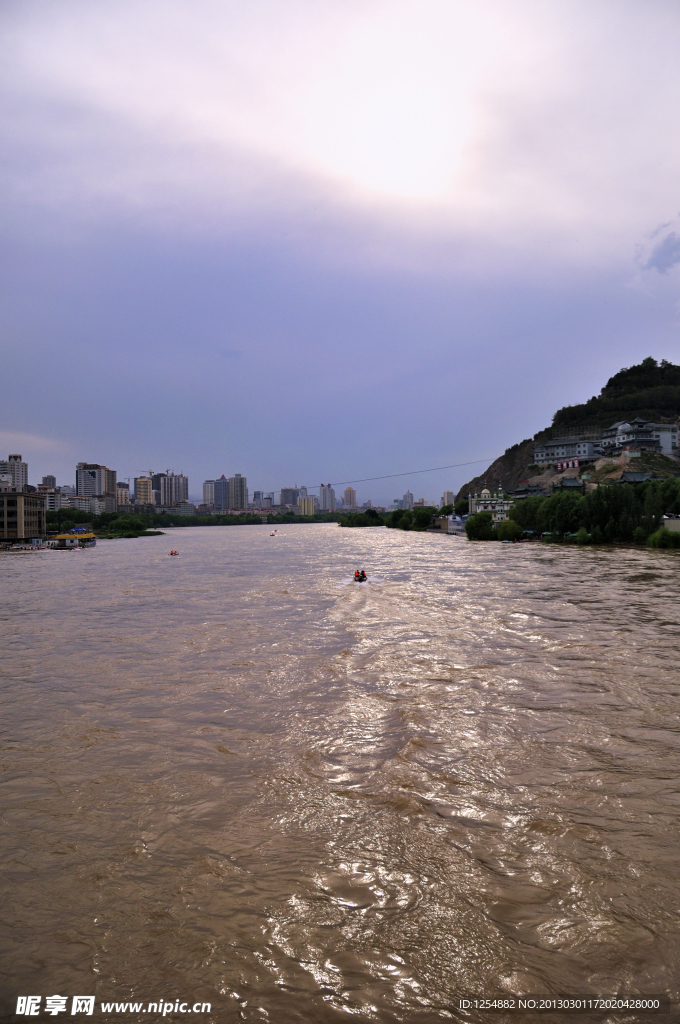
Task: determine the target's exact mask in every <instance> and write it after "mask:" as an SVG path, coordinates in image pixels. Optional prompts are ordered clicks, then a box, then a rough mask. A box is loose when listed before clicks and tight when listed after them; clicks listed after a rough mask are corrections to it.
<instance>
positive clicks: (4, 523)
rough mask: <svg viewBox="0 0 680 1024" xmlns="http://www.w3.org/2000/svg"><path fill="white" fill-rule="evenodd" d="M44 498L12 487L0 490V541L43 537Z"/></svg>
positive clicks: (44, 526) (44, 529)
mask: <svg viewBox="0 0 680 1024" xmlns="http://www.w3.org/2000/svg"><path fill="white" fill-rule="evenodd" d="M45 533H46V525H45V499H44V498H43V497H42V495H40V494H35V493H29V492H27V491H19V490H18V489H14V490H11V491H2V492H0V541H3V540H4V541H13V542H17V543H19V542H21V541H26V540H33V538H34V537H35V538H37V537H44V536H45Z"/></svg>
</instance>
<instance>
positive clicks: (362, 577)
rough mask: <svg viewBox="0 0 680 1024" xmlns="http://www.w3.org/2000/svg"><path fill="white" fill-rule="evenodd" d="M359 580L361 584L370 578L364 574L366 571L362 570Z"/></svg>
mask: <svg viewBox="0 0 680 1024" xmlns="http://www.w3.org/2000/svg"><path fill="white" fill-rule="evenodd" d="M359 579H360V580H361V582H362V583H363V582H364V580H367V579H368V576H367V575H366V573H365V572H364V570H363V569H362V570H361V572H360V573H359Z"/></svg>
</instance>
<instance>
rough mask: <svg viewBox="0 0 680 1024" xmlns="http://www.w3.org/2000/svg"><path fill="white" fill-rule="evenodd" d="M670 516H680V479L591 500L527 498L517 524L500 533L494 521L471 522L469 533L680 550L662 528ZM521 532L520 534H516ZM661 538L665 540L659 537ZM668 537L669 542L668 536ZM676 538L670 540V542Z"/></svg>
mask: <svg viewBox="0 0 680 1024" xmlns="http://www.w3.org/2000/svg"><path fill="white" fill-rule="evenodd" d="M664 513H670V514H673V515H680V479H678V478H677V477H669V478H667V479H666V480H647V481H644V482H642V483H637V484H609V485H607V486H601V487H598V488H597V490H595V491H591V492H590V493H589V494H585V495H584V494H580V493H579V492H578V491H577V492H574V491H558V492H556V493H555V494H552V495H550V497H545V498H544V497H541V496H537V497H533V498H525V499H524V500H523V501H518V502H516V504H515V505H514V507H513V509H512V512H511V515H512V523H513V524H515V525H514V526H513V527H510V525H509V524H500V526H499V527H498V529H494V527H493V524H492V521H491V515H490V513H488V512H478V513H477V514H476V515H474V516H470V518H469V519H468V521H467V523H466V524H465V531H466V533H467V535H468V537H469V539H470V540H510V539H512V537H511V536H510V535H508V536H507V537H506V536H505V533H508V534H509V533H510V532H512V533H516V532H517V530H519V531H522V532H526V533H533V534H539V535H540V534H548V535H549V538H550V540H553V541H564V540H567V541H569V540H571V541H576V542H577V543H579V544H584V543H590V544H611V543H614V542H622V543H626V544H629V543H633V542H634V543H637V544H644V543H649V544H650V545H652V546H653V547H676V546H680V540H679V541H678V542H677V543H676V541H675V537H678V538H680V534H675V533H673V534H671V533H670V531H668V530H664V529H663V528H662V517H663V515H664ZM515 526H516V529H515ZM659 533H661V535H662V536H661V537H659ZM667 535H668V536H667ZM669 536H670V537H672V538H673V539H672V540H669V539H668V537H669Z"/></svg>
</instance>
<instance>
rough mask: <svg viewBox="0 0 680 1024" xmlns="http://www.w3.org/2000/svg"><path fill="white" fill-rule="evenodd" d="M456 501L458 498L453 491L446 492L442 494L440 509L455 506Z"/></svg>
mask: <svg viewBox="0 0 680 1024" xmlns="http://www.w3.org/2000/svg"><path fill="white" fill-rule="evenodd" d="M455 500H456V496H455V494H454V493H453V491H444V493H443V494H442V500H441V504H440V506H439V507H440V508H442V506H444V505H453V504H454V502H455Z"/></svg>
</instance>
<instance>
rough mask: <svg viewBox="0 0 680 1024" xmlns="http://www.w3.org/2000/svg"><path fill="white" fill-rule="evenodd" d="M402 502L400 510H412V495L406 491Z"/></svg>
mask: <svg viewBox="0 0 680 1024" xmlns="http://www.w3.org/2000/svg"><path fill="white" fill-rule="evenodd" d="M401 500H402V506H401V507H402V508H413V495H412V494H411V492H410V491H407V492H406V494H405V495H404V497H403V498H402V499H401Z"/></svg>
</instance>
